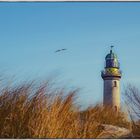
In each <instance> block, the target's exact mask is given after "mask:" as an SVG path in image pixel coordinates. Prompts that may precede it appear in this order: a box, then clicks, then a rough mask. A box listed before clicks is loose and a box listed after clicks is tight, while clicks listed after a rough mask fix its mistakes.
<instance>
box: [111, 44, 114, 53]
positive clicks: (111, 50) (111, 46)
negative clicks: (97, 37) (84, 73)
mask: <svg viewBox="0 0 140 140" xmlns="http://www.w3.org/2000/svg"><path fill="white" fill-rule="evenodd" d="M113 47H114V46H112V45H111V46H110V48H111V50H110V53H112V48H113Z"/></svg>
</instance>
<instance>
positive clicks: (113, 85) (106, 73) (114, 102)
mask: <svg viewBox="0 0 140 140" xmlns="http://www.w3.org/2000/svg"><path fill="white" fill-rule="evenodd" d="M112 48H113V46H111V50H110V53H109V54H107V55H106V57H105V67H104V70H103V71H102V72H101V77H102V78H103V80H104V91H103V92H104V93H103V104H104V105H107V106H111V107H114V108H115V110H119V109H120V79H121V71H120V65H119V62H118V58H117V55H116V54H115V53H114V52H113V51H112Z"/></svg>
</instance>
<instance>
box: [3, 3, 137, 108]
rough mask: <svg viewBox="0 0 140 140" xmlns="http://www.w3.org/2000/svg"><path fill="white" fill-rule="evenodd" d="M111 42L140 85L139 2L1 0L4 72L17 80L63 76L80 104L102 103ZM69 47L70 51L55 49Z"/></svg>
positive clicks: (126, 73)
mask: <svg viewBox="0 0 140 140" xmlns="http://www.w3.org/2000/svg"><path fill="white" fill-rule="evenodd" d="M110 45H114V46H115V47H114V51H115V52H116V53H117V55H118V57H119V61H120V64H121V70H122V72H123V76H122V79H121V90H122V91H123V86H124V85H126V84H127V83H128V82H130V83H134V84H136V85H137V86H139V85H140V79H139V75H140V62H139V61H140V3H139V2H43V3H37V2H28V3H19V2H18V3H16V2H14V3H10V2H9V3H8V2H7V3H4V2H1V3H0V71H1V73H2V74H4V75H6V76H11V77H12V76H13V75H14V76H16V78H17V79H18V80H23V79H37V78H42V79H44V78H45V77H48V76H50V75H55V74H56V75H59V76H58V77H59V78H60V81H61V82H62V85H66V86H68V87H80V88H82V91H81V92H80V93H79V95H78V97H79V100H78V101H79V103H80V104H81V105H82V106H87V105H90V104H94V103H97V102H102V94H103V93H102V90H103V81H102V79H101V76H100V72H101V70H102V69H103V67H104V57H105V55H106V54H107V53H108V52H109V49H110ZM61 48H67V51H63V52H60V53H54V51H55V50H57V49H61Z"/></svg>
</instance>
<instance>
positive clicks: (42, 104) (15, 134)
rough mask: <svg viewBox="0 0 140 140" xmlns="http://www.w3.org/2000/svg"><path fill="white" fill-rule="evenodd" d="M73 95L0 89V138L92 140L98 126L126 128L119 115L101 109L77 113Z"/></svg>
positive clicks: (28, 87)
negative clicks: (111, 125)
mask: <svg viewBox="0 0 140 140" xmlns="http://www.w3.org/2000/svg"><path fill="white" fill-rule="evenodd" d="M56 91H57V93H56ZM50 93H51V94H50ZM77 93H78V90H73V91H69V92H68V94H67V96H64V95H65V91H64V90H52V89H50V88H49V87H48V86H44V85H43V86H39V87H38V88H37V87H36V86H33V85H32V84H26V85H22V86H17V87H13V88H4V89H2V90H1V93H0V138H96V137H97V136H98V135H99V133H100V132H101V131H102V129H100V128H99V127H98V126H99V124H102V123H105V124H113V125H118V126H126V124H127V121H126V120H125V117H124V116H123V114H122V113H121V112H119V113H118V114H116V113H114V112H113V111H112V110H110V109H108V108H103V107H101V106H95V107H90V108H88V109H86V110H85V111H80V110H79V108H78V107H77V106H76V105H75V103H74V102H75V94H77Z"/></svg>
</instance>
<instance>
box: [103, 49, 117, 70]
mask: <svg viewBox="0 0 140 140" xmlns="http://www.w3.org/2000/svg"><path fill="white" fill-rule="evenodd" d="M112 47H113V46H111V50H110V53H109V54H107V55H106V57H105V61H106V63H105V67H106V68H119V62H118V58H117V55H116V54H115V53H114V52H113V51H112Z"/></svg>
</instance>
